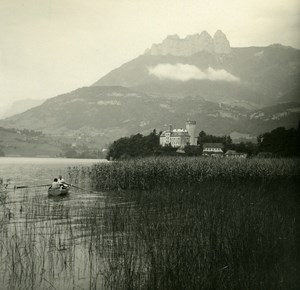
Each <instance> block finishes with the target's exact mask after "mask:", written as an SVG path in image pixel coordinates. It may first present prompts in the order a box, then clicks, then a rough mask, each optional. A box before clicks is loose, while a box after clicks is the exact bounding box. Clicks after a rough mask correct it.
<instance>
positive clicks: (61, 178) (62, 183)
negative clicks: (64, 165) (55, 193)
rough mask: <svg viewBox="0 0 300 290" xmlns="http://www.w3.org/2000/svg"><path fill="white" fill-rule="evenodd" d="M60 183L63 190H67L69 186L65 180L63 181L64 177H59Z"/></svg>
mask: <svg viewBox="0 0 300 290" xmlns="http://www.w3.org/2000/svg"><path fill="white" fill-rule="evenodd" d="M58 183H59V185H60V187H61V188H66V187H68V185H67V184H66V183H65V180H64V179H63V177H62V175H59V176H58Z"/></svg>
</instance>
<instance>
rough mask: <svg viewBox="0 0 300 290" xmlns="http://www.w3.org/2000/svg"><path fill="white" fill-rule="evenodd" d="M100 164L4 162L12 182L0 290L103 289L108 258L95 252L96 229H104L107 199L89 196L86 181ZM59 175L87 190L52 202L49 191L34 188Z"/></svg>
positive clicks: (5, 196) (1, 228)
mask: <svg viewBox="0 0 300 290" xmlns="http://www.w3.org/2000/svg"><path fill="white" fill-rule="evenodd" d="M96 162H107V161H106V160H90V159H51V158H0V177H1V178H3V180H4V182H6V180H7V179H10V181H9V185H8V187H7V191H4V190H3V188H2V192H0V194H1V199H0V257H1V261H2V262H1V264H0V285H1V286H0V289H3V290H4V289H96V288H97V289H99V287H100V288H102V286H103V275H101V271H103V266H102V264H103V263H101V262H99V261H100V260H101V259H103V258H102V257H100V256H99V254H98V253H99V251H98V252H97V255H96V252H95V251H92V248H93V247H94V246H95V245H96V243H94V240H93V239H94V238H93V231H92V229H93V226H92V225H91V224H92V223H93V225H96V224H97V225H98V224H101V215H102V209H103V208H104V206H105V197H104V195H103V193H100V192H93V191H89V190H90V185H89V180H88V177H85V175H84V174H83V175H82V172H85V168H87V167H88V166H90V165H92V164H94V163H96ZM74 172H75V174H74ZM59 174H61V175H63V177H64V179H65V181H66V182H70V183H72V184H76V186H77V187H81V188H83V189H85V190H80V189H78V188H74V187H72V188H71V190H70V192H69V194H68V195H67V196H64V197H55V198H48V195H47V187H46V186H45V187H35V186H38V185H43V184H49V183H51V182H52V180H53V178H54V177H58V175H59ZM15 186H28V188H23V189H14V187H15ZM94 220H95V222H94ZM91 221H93V222H91ZM99 228H101V225H100V226H99ZM98 233H99V232H98ZM103 241H104V240H102V242H103ZM98 242H99V241H98ZM97 245H98V246H99V244H97ZM3 261H5V262H3Z"/></svg>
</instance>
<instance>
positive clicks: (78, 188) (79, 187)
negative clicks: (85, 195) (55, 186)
mask: <svg viewBox="0 0 300 290" xmlns="http://www.w3.org/2000/svg"><path fill="white" fill-rule="evenodd" d="M64 184H67V185H69V186H73V187H75V188H77V189H80V190H84V191H86V192H91V193H99V192H97V191H93V190H88V189H84V188H82V187H79V186H76V185H73V184H71V183H66V182H64Z"/></svg>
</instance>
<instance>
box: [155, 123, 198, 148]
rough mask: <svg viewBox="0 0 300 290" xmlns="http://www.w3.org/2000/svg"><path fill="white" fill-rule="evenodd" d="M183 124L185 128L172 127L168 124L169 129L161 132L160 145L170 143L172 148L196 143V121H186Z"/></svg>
mask: <svg viewBox="0 0 300 290" xmlns="http://www.w3.org/2000/svg"><path fill="white" fill-rule="evenodd" d="M185 125H186V129H182V128H181V129H173V127H172V125H170V127H169V130H166V131H164V132H162V133H161V135H160V138H159V144H160V145H162V146H169V145H171V146H172V147H174V148H180V147H184V146H186V145H197V137H195V127H196V121H186V123H185Z"/></svg>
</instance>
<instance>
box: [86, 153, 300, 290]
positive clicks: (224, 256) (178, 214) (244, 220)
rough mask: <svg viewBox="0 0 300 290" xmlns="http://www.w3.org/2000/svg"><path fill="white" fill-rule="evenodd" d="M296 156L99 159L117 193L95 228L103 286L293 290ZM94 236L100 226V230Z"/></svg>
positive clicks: (101, 183) (97, 179)
mask: <svg viewBox="0 0 300 290" xmlns="http://www.w3.org/2000/svg"><path fill="white" fill-rule="evenodd" d="M298 173H299V161H298V160H291V159H290V160H287V159H274V160H239V161H236V160H225V159H222V160H214V159H193V158H191V159H189V158H162V159H144V160H132V161H126V162H119V163H113V164H100V165H96V166H94V167H93V168H92V170H91V172H90V173H89V174H90V177H91V179H92V181H93V183H94V186H95V187H96V188H98V189H120V188H122V189H123V190H121V191H120V190H119V195H122V197H123V198H124V201H127V202H133V205H131V206H128V204H127V205H126V206H124V205H122V204H120V205H118V204H117V205H116V206H115V207H113V208H111V209H110V210H109V211H106V213H105V215H104V223H105V227H104V233H105V235H107V236H110V237H111V244H110V247H109V250H108V251H107V256H106V260H105V261H106V271H107V272H106V273H109V275H108V276H107V277H106V281H107V285H110V287H111V289H296V288H297V287H298V286H299V280H298V277H297V271H298V270H299V262H298V261H299V251H298V249H297V245H298V244H299V239H298V240H297V235H296V233H297V225H298V224H299V217H298V211H299V195H298V193H297V191H298V188H299V175H298ZM102 234H103V232H102Z"/></svg>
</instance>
